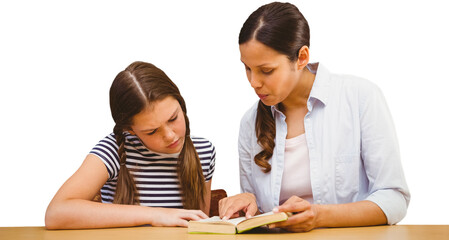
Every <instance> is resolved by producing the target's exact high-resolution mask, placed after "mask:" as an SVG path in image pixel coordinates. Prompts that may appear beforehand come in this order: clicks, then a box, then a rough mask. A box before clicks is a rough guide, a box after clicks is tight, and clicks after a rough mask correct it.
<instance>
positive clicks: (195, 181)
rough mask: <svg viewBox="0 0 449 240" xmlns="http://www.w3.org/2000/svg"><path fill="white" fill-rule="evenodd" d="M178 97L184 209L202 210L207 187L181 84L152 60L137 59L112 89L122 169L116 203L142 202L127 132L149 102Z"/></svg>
mask: <svg viewBox="0 0 449 240" xmlns="http://www.w3.org/2000/svg"><path fill="white" fill-rule="evenodd" d="M169 96H171V97H173V98H175V99H176V100H177V101H178V102H179V104H180V106H181V109H182V111H183V113H184V117H185V122H186V136H185V140H184V145H183V148H182V150H181V153H180V154H179V159H178V165H177V173H178V180H179V183H180V186H181V196H182V202H183V205H184V208H187V209H199V208H200V206H201V205H202V204H204V196H205V193H206V186H205V181H204V176H203V171H202V167H201V162H200V159H199V157H198V153H197V152H196V149H195V147H194V145H193V142H192V140H191V138H190V124H189V119H188V117H187V109H186V105H185V102H184V99H183V98H182V96H181V94H180V92H179V89H178V87H177V86H176V85H175V84H174V83H173V82H172V81H171V80H170V78H168V76H167V75H166V74H165V73H164V72H163V71H162V70H160V69H159V68H157V67H156V66H154V65H153V64H150V63H145V62H134V63H132V64H131V65H129V66H128V67H127V68H126V69H125V70H123V71H122V72H120V73H119V74H118V75H117V76H116V78H115V79H114V82H113V83H112V86H111V88H110V90H109V101H110V107H111V113H112V118H113V119H114V122H115V127H114V135H115V138H116V141H117V145H118V156H119V159H120V171H119V173H118V179H117V187H116V192H115V196H114V201H113V203H117V204H139V196H138V192H137V188H136V184H135V182H134V179H133V176H132V175H131V173H130V171H129V169H128V168H127V167H126V151H125V135H124V131H127V130H130V129H131V125H132V119H133V117H134V116H135V115H136V114H138V113H139V112H141V111H142V110H143V109H144V108H145V107H146V106H148V105H149V104H151V103H153V102H156V101H159V100H163V99H165V98H166V97H169Z"/></svg>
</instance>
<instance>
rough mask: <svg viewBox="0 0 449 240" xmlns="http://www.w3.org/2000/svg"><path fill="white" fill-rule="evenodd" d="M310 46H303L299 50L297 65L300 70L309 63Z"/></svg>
mask: <svg viewBox="0 0 449 240" xmlns="http://www.w3.org/2000/svg"><path fill="white" fill-rule="evenodd" d="M309 57H310V55H309V47H307V46H302V48H301V49H299V51H298V60H297V61H296V67H297V69H298V70H302V69H303V68H304V67H306V66H307V64H308V63H309Z"/></svg>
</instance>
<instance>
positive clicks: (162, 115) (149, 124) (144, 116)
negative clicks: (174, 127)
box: [133, 96, 181, 130]
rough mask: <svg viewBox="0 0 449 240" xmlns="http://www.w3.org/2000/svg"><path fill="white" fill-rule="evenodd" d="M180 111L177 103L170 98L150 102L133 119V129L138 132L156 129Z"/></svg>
mask: <svg viewBox="0 0 449 240" xmlns="http://www.w3.org/2000/svg"><path fill="white" fill-rule="evenodd" d="M180 109H181V106H180V105H179V102H178V101H177V100H176V99H175V98H173V97H171V96H170V97H166V98H164V99H162V100H159V101H155V102H152V103H151V104H148V105H147V106H146V107H145V108H144V109H143V110H142V111H141V112H140V113H138V114H136V115H135V116H134V117H133V127H135V128H138V129H139V130H146V129H151V128H158V127H159V126H160V125H162V124H163V123H165V122H167V121H168V120H170V119H171V118H172V117H173V115H174V114H176V113H177V112H178V111H179V110H180Z"/></svg>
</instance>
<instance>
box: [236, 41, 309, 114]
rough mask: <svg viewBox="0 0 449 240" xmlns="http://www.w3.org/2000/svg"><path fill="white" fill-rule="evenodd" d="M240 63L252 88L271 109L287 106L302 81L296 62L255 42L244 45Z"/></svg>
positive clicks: (241, 47)
mask: <svg viewBox="0 0 449 240" xmlns="http://www.w3.org/2000/svg"><path fill="white" fill-rule="evenodd" d="M240 60H241V61H242V62H243V64H244V65H245V69H246V76H247V77H248V81H249V82H250V84H251V87H253V88H254V91H255V92H256V94H257V96H259V98H260V100H262V102H263V103H264V104H265V105H268V106H272V105H276V104H278V103H280V102H283V101H284V100H285V99H286V98H287V97H288V96H289V95H290V93H291V92H292V91H293V89H294V88H295V87H296V85H297V84H298V81H299V79H300V74H301V71H300V70H298V68H297V67H296V62H291V61H290V60H289V59H288V57H287V56H286V55H284V54H281V53H279V52H277V51H276V50H274V49H272V48H270V47H268V46H266V45H264V44H263V43H261V42H259V41H257V40H254V39H252V40H250V41H248V42H246V43H243V44H240Z"/></svg>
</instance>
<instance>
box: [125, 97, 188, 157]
mask: <svg viewBox="0 0 449 240" xmlns="http://www.w3.org/2000/svg"><path fill="white" fill-rule="evenodd" d="M129 132H130V133H131V134H135V135H137V137H139V139H140V140H141V141H142V143H143V144H144V145H145V146H146V147H147V148H148V149H150V150H152V151H155V152H158V153H179V152H181V150H182V147H183V145H184V140H185V134H186V123H185V118H184V113H183V111H182V109H181V106H180V105H179V102H178V101H177V100H176V99H175V98H173V97H166V98H165V99H163V100H160V101H157V102H155V103H152V104H151V105H150V106H149V107H147V108H145V109H144V110H142V111H141V112H140V113H138V114H136V115H135V116H134V118H133V124H132V126H131V131H129Z"/></svg>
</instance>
